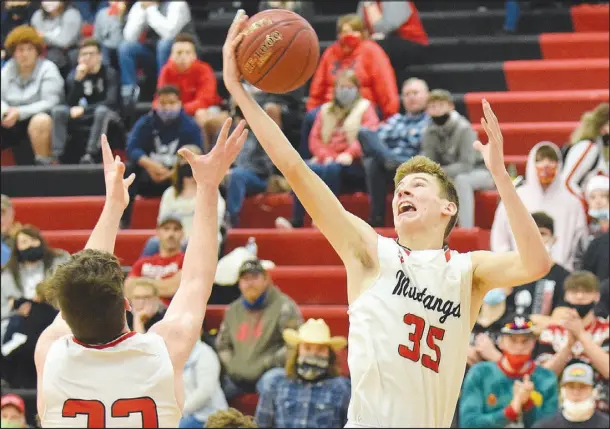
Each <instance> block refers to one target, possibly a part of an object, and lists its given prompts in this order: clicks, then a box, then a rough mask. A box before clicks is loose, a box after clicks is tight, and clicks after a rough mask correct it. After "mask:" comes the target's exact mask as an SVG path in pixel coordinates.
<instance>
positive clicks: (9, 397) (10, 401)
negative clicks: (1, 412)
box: [0, 393, 25, 413]
mask: <svg viewBox="0 0 610 429" xmlns="http://www.w3.org/2000/svg"><path fill="white" fill-rule="evenodd" d="M7 405H12V406H13V407H15V408H17V409H18V410H19V411H21V412H22V413H25V402H23V399H22V398H21V396H19V395H15V394H14V393H7V394H6V395H4V396H3V397H2V399H1V400H0V408H4V407H6V406H7Z"/></svg>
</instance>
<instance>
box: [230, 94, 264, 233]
mask: <svg viewBox="0 0 610 429" xmlns="http://www.w3.org/2000/svg"><path fill="white" fill-rule="evenodd" d="M231 116H232V117H233V124H232V125H231V128H234V127H236V126H237V124H238V123H239V121H241V120H242V113H241V110H240V109H239V107H238V106H235V105H234V104H233V106H232V114H231ZM273 171H274V170H273V163H272V162H271V160H270V159H269V156H268V155H267V153H266V152H265V150H264V149H263V147H262V146H261V145H260V143H259V142H258V140H257V139H256V136H255V135H254V133H249V134H248V138H247V140H246V143H245V144H244V146H243V148H242V150H241V152H240V153H239V155H237V158H236V159H235V162H234V163H233V166H232V168H231V170H230V171H229V174H228V176H227V179H226V180H227V182H226V198H227V214H228V215H229V225H228V226H229V227H231V228H234V227H236V226H238V225H239V213H240V212H241V208H242V206H243V204H244V199H245V198H246V197H247V196H253V195H257V194H261V193H263V192H265V191H267V189H268V187H269V179H270V178H271V175H272V174H273Z"/></svg>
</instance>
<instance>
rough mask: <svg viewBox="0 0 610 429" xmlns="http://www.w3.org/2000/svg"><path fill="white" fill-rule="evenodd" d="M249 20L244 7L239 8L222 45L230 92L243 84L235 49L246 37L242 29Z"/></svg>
mask: <svg viewBox="0 0 610 429" xmlns="http://www.w3.org/2000/svg"><path fill="white" fill-rule="evenodd" d="M247 22H248V16H247V15H246V13H245V12H244V10H243V9H239V10H238V11H237V14H236V15H235V19H234V20H233V23H232V24H231V27H230V28H229V33H228V34H227V39H226V40H225V43H224V46H223V47H222V78H223V80H224V82H225V87H226V88H227V90H228V91H229V93H230V92H231V90H232V89H233V88H235V87H236V86H237V85H241V79H242V76H241V73H240V71H239V67H237V59H236V53H235V51H236V50H237V46H238V45H239V43H240V42H241V40H242V39H243V37H244V35H243V33H242V30H243V29H244V28H245V27H246V23H247Z"/></svg>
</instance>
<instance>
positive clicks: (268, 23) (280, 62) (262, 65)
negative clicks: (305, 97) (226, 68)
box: [236, 9, 320, 94]
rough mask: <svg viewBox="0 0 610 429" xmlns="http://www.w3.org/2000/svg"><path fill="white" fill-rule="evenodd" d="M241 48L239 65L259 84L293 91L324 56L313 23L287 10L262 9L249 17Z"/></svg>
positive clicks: (265, 88)
mask: <svg viewBox="0 0 610 429" xmlns="http://www.w3.org/2000/svg"><path fill="white" fill-rule="evenodd" d="M243 33H244V34H245V37H244V38H243V39H242V41H241V42H240V44H239V46H238V47H237V53H236V54H237V65H238V67H239V69H240V71H241V73H242V75H243V76H244V78H245V79H246V80H247V81H248V82H250V83H251V84H252V85H254V86H255V87H257V88H259V89H261V90H263V91H266V92H271V93H275V94H282V93H285V92H290V91H293V90H295V89H297V88H298V87H300V86H301V85H303V84H304V83H305V82H307V80H308V79H309V78H310V77H311V76H312V75H313V73H314V71H315V70H316V67H317V65H318V59H319V58H320V45H319V42H318V36H317V34H316V32H315V31H314V30H313V28H312V27H311V25H310V24H309V22H307V21H306V20H305V19H304V18H303V17H301V16H300V15H298V14H296V13H294V12H291V11H289V10H284V9H269V10H265V11H263V12H259V13H257V14H256V15H254V16H253V17H251V18H250V19H249V20H248V25H247V27H246V28H245V30H244V31H243Z"/></svg>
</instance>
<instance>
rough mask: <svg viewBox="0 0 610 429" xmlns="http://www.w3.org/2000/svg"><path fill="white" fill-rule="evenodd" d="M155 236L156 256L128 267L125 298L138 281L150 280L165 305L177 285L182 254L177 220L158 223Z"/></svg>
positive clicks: (179, 224)
mask: <svg viewBox="0 0 610 429" xmlns="http://www.w3.org/2000/svg"><path fill="white" fill-rule="evenodd" d="M157 235H158V236H159V253H158V254H157V255H153V256H144V257H142V258H140V259H138V260H137V261H136V262H135V263H134V264H133V267H131V272H130V273H129V276H128V277H127V279H125V290H126V295H127V296H129V295H130V294H132V293H133V289H134V287H135V286H136V285H137V281H138V278H140V277H145V278H147V279H151V280H152V281H153V282H154V284H155V287H156V288H157V291H158V293H159V296H160V297H161V300H162V301H163V303H164V304H166V305H169V303H170V301H171V300H172V297H173V296H174V294H175V293H176V290H177V289H178V286H179V285H180V278H181V274H182V262H183V261H184V252H183V251H182V249H181V247H180V242H181V241H182V237H183V235H184V233H183V231H182V223H181V221H180V219H179V218H177V217H172V216H167V217H165V218H164V219H161V220H160V221H159V224H158V226H157Z"/></svg>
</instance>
